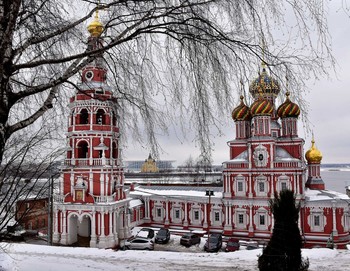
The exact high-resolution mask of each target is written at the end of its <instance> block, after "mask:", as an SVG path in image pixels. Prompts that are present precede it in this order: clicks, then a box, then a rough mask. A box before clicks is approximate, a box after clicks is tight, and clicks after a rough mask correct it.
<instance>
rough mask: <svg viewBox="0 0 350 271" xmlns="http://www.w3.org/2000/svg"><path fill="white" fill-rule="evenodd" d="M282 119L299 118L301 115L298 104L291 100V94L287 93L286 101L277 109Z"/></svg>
mask: <svg viewBox="0 0 350 271" xmlns="http://www.w3.org/2000/svg"><path fill="white" fill-rule="evenodd" d="M277 115H278V116H279V117H280V118H282V119H283V118H297V117H299V115H300V108H299V106H298V105H297V104H295V103H293V102H292V101H291V100H289V92H287V93H286V100H285V102H284V103H283V104H281V105H280V106H279V107H278V109H277Z"/></svg>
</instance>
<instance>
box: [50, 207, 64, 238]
mask: <svg viewBox="0 0 350 271" xmlns="http://www.w3.org/2000/svg"><path fill="white" fill-rule="evenodd" d="M53 218H54V221H53V235H52V242H53V243H55V244H57V243H58V242H59V241H60V233H59V232H58V223H59V222H58V210H57V208H56V207H55V209H54V211H53ZM61 222H62V221H61ZM61 228H62V226H61Z"/></svg>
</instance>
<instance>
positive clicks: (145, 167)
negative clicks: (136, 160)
mask: <svg viewBox="0 0 350 271" xmlns="http://www.w3.org/2000/svg"><path fill="white" fill-rule="evenodd" d="M141 172H142V173H155V172H159V168H158V167H157V163H156V160H155V159H153V158H152V155H151V154H149V155H148V158H147V159H146V160H145V162H144V163H143V164H142V167H141Z"/></svg>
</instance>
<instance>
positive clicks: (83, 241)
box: [68, 214, 91, 247]
mask: <svg viewBox="0 0 350 271" xmlns="http://www.w3.org/2000/svg"><path fill="white" fill-rule="evenodd" d="M68 225H69V227H68V244H71V245H74V246H78V247H89V246H90V236H91V219H90V216H88V215H82V217H80V218H78V215H77V214H73V215H71V216H70V218H69V224H68Z"/></svg>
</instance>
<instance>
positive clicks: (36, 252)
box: [0, 243, 350, 271]
mask: <svg viewBox="0 0 350 271" xmlns="http://www.w3.org/2000/svg"><path fill="white" fill-rule="evenodd" d="M0 246H1V247H2V248H3V249H4V250H5V251H7V253H8V254H4V253H0V270H6V271H33V270H35V271H44V270H45V271H62V270H65V271H70V270H74V271H99V270H103V271H115V270H118V271H119V270H120V271H124V270H126V271H141V270H142V271H144V270H146V271H147V270H149V271H166V270H172V271H184V270H185V271H198V270H200V271H212V270H220V271H229V270H230V271H252V270H257V266H256V265H257V255H259V254H260V253H261V250H259V249H258V250H240V251H237V252H233V253H224V252H220V253H191V252H165V251H150V252H148V251H113V250H110V249H107V250H105V249H95V248H72V247H49V246H40V245H29V244H10V245H9V244H5V243H1V244H0ZM303 255H304V256H306V257H308V258H309V259H310V263H311V266H310V271H326V270H327V271H328V270H332V271H343V270H350V251H349V250H329V249H311V250H303Z"/></svg>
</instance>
